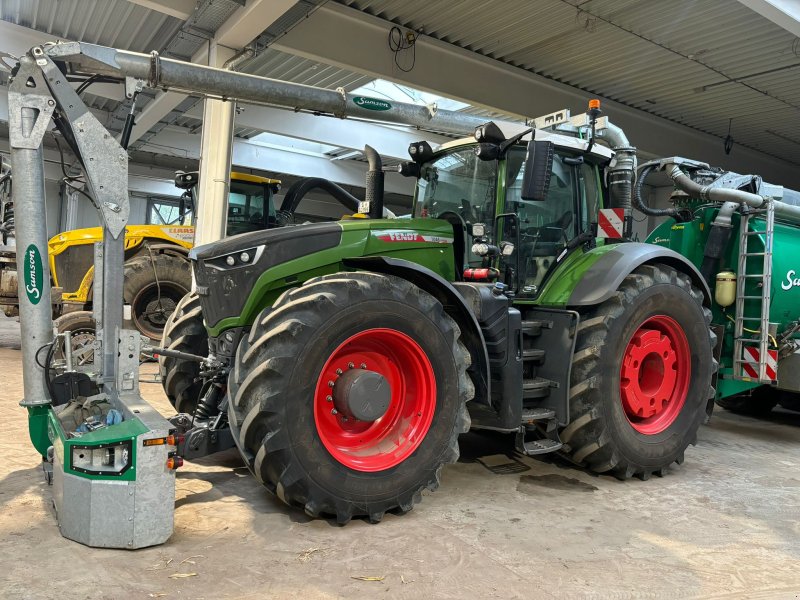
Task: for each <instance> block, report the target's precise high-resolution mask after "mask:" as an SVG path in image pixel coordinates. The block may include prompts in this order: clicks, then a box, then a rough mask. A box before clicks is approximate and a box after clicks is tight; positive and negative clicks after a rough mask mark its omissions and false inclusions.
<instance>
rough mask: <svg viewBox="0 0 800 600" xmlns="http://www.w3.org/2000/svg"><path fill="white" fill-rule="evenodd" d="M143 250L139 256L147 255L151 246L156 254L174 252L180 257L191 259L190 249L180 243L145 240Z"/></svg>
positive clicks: (173, 253) (151, 249)
mask: <svg viewBox="0 0 800 600" xmlns="http://www.w3.org/2000/svg"><path fill="white" fill-rule="evenodd" d="M142 246H143V248H142V250H141V251H140V252H139V253H137V256H141V255H145V256H146V255H147V253H148V252H147V249H148V248H149V249H150V251H152V252H154V253H155V254H172V255H174V256H177V257H178V258H185V259H186V260H189V249H188V248H184V247H183V246H180V245H178V244H171V243H169V242H160V243H153V242H150V241H149V240H145V243H144V244H142Z"/></svg>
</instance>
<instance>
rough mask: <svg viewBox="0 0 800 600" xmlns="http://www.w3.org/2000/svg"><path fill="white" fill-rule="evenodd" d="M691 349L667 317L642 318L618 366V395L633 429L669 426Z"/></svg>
mask: <svg viewBox="0 0 800 600" xmlns="http://www.w3.org/2000/svg"><path fill="white" fill-rule="evenodd" d="M690 372H691V352H690V350H689V344H688V341H687V340H686V335H685V334H684V333H683V330H682V329H681V328H680V326H679V325H678V323H677V322H676V321H675V320H674V319H672V318H671V317H667V316H665V315H658V316H655V317H651V318H649V319H648V320H647V321H645V322H644V323H643V324H642V325H641V326H640V327H639V329H638V330H637V331H636V333H634V334H633V336H632V337H631V339H630V342H628V346H627V348H626V349H625V354H624V356H623V359H622V366H621V368H620V399H621V401H622V407H623V409H624V411H625V416H626V417H627V418H628V421H630V423H631V425H632V426H633V428H634V429H636V430H637V431H639V432H640V433H644V434H647V435H652V434H655V433H659V432H661V431H663V430H664V429H666V428H667V427H669V426H670V425H671V424H672V422H673V421H674V420H675V419H676V418H677V416H678V414H680V411H681V408H682V407H683V404H684V402H685V400H686V394H687V393H688V388H689V375H690Z"/></svg>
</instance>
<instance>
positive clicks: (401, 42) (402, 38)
mask: <svg viewBox="0 0 800 600" xmlns="http://www.w3.org/2000/svg"><path fill="white" fill-rule="evenodd" d="M418 37H419V34H417V33H415V32H413V31H411V30H408V31H407V32H406V34H405V35H404V34H403V31H402V30H401V29H400V28H399V27H397V26H396V25H395V26H394V27H392V28H391V29H390V30H389V50H391V51H392V52H394V64H395V65H397V68H398V69H400V70H401V71H403V72H404V73H410V72H411V70H412V69H413V68H414V65H415V64H416V62H417V38H418ZM403 50H411V66H410V67H408V68H405V67H403V66H402V65H401V64H400V61H399V60H398V56H399V55H400V52H402V51H403Z"/></svg>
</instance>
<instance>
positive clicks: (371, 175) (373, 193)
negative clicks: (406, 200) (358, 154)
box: [364, 145, 384, 219]
mask: <svg viewBox="0 0 800 600" xmlns="http://www.w3.org/2000/svg"><path fill="white" fill-rule="evenodd" d="M364 156H366V157H367V162H368V163H369V171H367V192H366V196H365V198H364V199H365V200H366V201H367V202H369V218H370V219H380V218H381V217H382V216H383V178H384V173H383V163H382V162H381V157H380V155H379V154H378V152H377V150H375V148H373V147H372V146H369V145H367V146H364Z"/></svg>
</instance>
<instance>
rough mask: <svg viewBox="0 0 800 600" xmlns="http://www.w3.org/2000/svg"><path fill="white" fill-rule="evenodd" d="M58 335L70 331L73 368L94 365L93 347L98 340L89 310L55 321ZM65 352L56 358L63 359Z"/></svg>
mask: <svg viewBox="0 0 800 600" xmlns="http://www.w3.org/2000/svg"><path fill="white" fill-rule="evenodd" d="M53 325H54V326H55V328H56V329H57V330H58V333H65V332H67V331H69V332H70V333H71V334H72V336H71V338H72V357H73V366H75V367H78V366H85V365H91V364H94V349H93V348H92V345H93V344H94V342H95V340H96V339H97V332H96V331H95V330H96V326H95V321H94V317H93V316H92V313H91V312H90V311H87V310H79V311H75V312H71V313H66V314H64V315H61V316H60V317H58V319H56V320H55V321H53ZM63 357H64V355H63V351H59V353H58V354H56V358H63Z"/></svg>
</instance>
